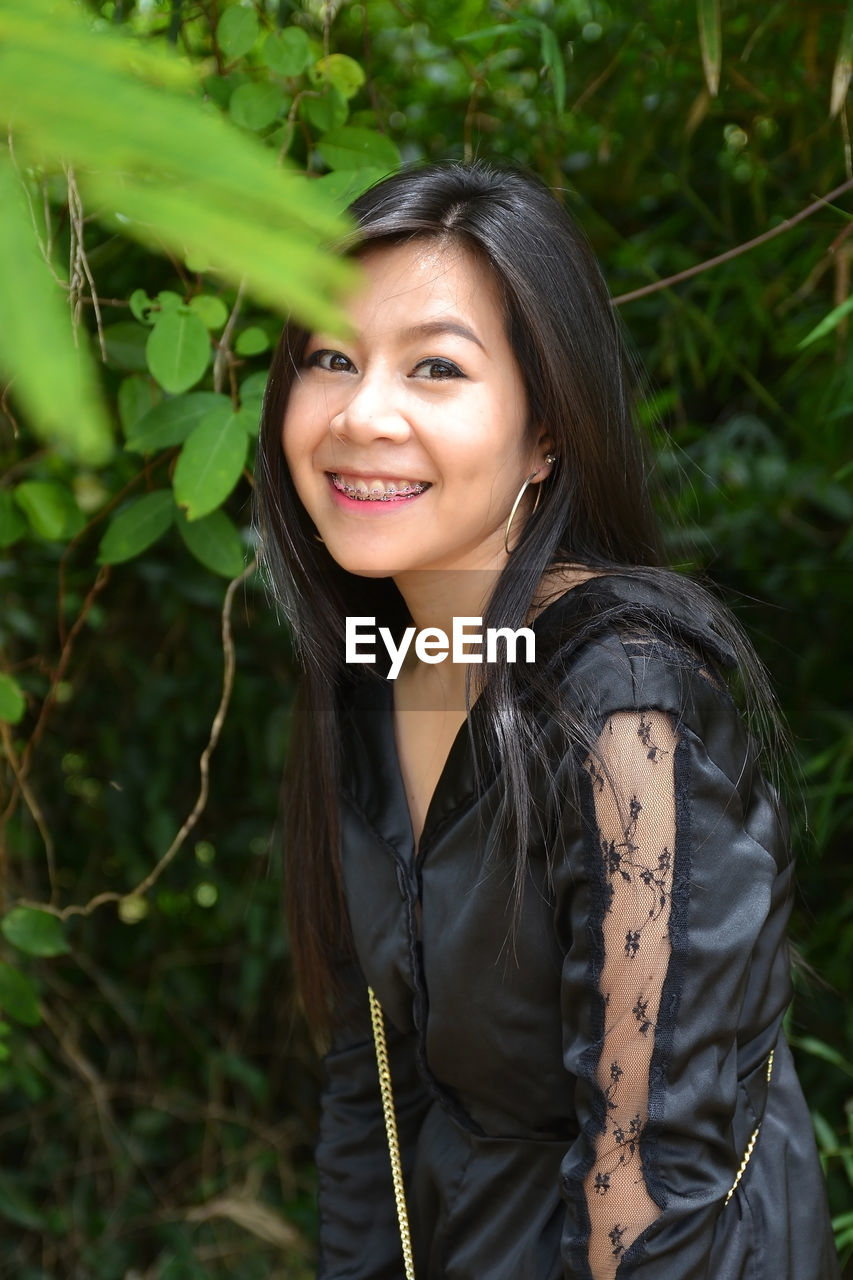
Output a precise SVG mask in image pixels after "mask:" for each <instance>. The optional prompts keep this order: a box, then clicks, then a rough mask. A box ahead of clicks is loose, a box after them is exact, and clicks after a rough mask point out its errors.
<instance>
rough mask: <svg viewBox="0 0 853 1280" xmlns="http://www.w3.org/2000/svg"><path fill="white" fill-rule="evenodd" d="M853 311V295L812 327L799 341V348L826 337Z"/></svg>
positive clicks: (800, 349)
mask: <svg viewBox="0 0 853 1280" xmlns="http://www.w3.org/2000/svg"><path fill="white" fill-rule="evenodd" d="M851 311H853V296H851V297H849V298H845V299H844V301H843V302H840V303H839V304H838V306H837V307H833V308H832V310H831V311H830V312H829V314H828V315H825V316H824V317H823V319H822V320H821V321H820V323H819V324H816V325H815V327H814V328H813V329H810V330H809V332H808V333H807V334H806V336H805V337H804V338H803V339H802V340H801V341H800V342H798V343H797V350H798V351H802V349H803V347H810V346H811V344H812V343H813V342H817V341H818V339H819V338H825V337H826V335H827V334H828V333H831V332H832V330H833V329H835V328H837V327H838V325H839V324H840V323H841V321H842V320H843V319H844V317H845V316H848V315H849V314H850V312H851Z"/></svg>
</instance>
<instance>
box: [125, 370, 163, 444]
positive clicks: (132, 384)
mask: <svg viewBox="0 0 853 1280" xmlns="http://www.w3.org/2000/svg"><path fill="white" fill-rule="evenodd" d="M160 394H161V393H160V388H159V387H158V386H157V384H156V383H155V382H154V381H153V379H152V378H150V377H149V376H148V374H147V372H146V373H145V374H141V373H131V374H128V376H127V377H126V378H122V380H121V382H120V383H119V388H118V395H117V397H116V400H117V402H118V417H119V422H120V423H121V427H122V430H123V431H124V434H125V435H126V436H130V435H132V434H133V431H134V428H135V427H136V424H137V423H138V422H140V421H141V420H142V418H144V417H145V415H146V413H149V412H150V411H151V410H152V409H153V408H154V406H155V405H156V404H159V402H160Z"/></svg>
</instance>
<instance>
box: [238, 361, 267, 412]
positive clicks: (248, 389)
mask: <svg viewBox="0 0 853 1280" xmlns="http://www.w3.org/2000/svg"><path fill="white" fill-rule="evenodd" d="M268 377H269V374H268V373H267V371H266V370H265V369H264V370H262V371H260V372H259V373H250V374H249V376H248V377H247V378H244V379H243V381H242V382H241V383H240V403H241V404H242V403H243V401H244V400H262V399H263V396H264V392H265V391H266V389H267V379H268Z"/></svg>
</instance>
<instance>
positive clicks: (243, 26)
mask: <svg viewBox="0 0 853 1280" xmlns="http://www.w3.org/2000/svg"><path fill="white" fill-rule="evenodd" d="M260 34H261V29H260V26H259V24H258V15H257V13H256V12H255V10H254V8H248V7H247V6H245V5H241V4H234V5H232V6H231V8H230V9H226V10H225V12H224V13H223V15H222V17H221V18H220V19H219V22H218V24H217V27H216V41H217V44H218V45H219V47H220V49H221V50H222V52H223V53H224V54H225V55H226V57H228V58H242V56H243V54H244V53H248V52H249V50H250V49H251V47H252V45H253V44H254V43H255V41H256V40H257V38H258V36H259V35H260Z"/></svg>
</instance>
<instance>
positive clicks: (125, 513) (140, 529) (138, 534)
mask: <svg viewBox="0 0 853 1280" xmlns="http://www.w3.org/2000/svg"><path fill="white" fill-rule="evenodd" d="M174 514H175V504H174V500H173V498H172V494H171V492H170V490H168V489H158V490H157V492H156V493H146V494H145V495H144V497H142V498H135V499H134V500H133V501H132V502H130V503H128V505H127V506H126V507H123V508H122V510H121V511H119V512H118V513H117V515H114V516H113V518H112V520H111V521H110V523H109V524H108V525H107V529H106V532H105V533H104V536H103V538H102V539H101V545H100V547H99V549H98V564H121V563H123V561H125V560H132V559H133V557H134V556H138V555H140V554H141V553H142V552H143V551H145V550H147V548H148V547H150V546H153V544H154V543H155V542H156V541H157V539H158V538H162V536H163V534H164V533H165V532H166V530H167V529H168V528H169V526H170V525H171V523H172V520H173V519H174Z"/></svg>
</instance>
